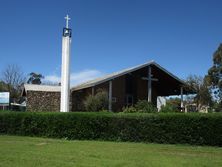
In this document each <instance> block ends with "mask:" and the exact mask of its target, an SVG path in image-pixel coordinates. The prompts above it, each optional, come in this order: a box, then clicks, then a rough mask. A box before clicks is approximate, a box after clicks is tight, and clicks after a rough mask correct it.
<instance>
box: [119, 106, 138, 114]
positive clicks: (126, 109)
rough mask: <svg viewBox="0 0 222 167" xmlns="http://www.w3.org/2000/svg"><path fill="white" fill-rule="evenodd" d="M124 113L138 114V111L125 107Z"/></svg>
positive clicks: (131, 107)
mask: <svg viewBox="0 0 222 167" xmlns="http://www.w3.org/2000/svg"><path fill="white" fill-rule="evenodd" d="M122 111H123V113H136V112H138V111H137V109H136V108H135V107H133V106H130V107H123V109H122Z"/></svg>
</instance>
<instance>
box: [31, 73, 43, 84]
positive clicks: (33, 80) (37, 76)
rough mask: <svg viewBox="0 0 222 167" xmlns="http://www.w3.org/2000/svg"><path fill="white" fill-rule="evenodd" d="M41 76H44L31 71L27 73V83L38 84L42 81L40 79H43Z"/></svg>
mask: <svg viewBox="0 0 222 167" xmlns="http://www.w3.org/2000/svg"><path fill="white" fill-rule="evenodd" d="M43 78H44V76H43V75H42V74H38V73H34V72H31V73H30V74H29V79H28V81H27V83H29V84H36V85H40V84H41V83H42V81H41V79H43Z"/></svg>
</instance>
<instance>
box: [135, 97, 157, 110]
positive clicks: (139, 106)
mask: <svg viewBox="0 0 222 167" xmlns="http://www.w3.org/2000/svg"><path fill="white" fill-rule="evenodd" d="M135 108H136V110H137V111H138V112H144V113H153V112H157V108H156V107H155V106H154V105H153V104H152V103H150V102H147V101H146V100H139V101H138V102H137V103H136V105H135Z"/></svg>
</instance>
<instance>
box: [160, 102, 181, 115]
mask: <svg viewBox="0 0 222 167" xmlns="http://www.w3.org/2000/svg"><path fill="white" fill-rule="evenodd" d="M160 112H164V113H167V112H180V111H179V110H178V108H177V107H176V106H175V105H172V104H168V103H167V104H166V105H165V106H161V109H160Z"/></svg>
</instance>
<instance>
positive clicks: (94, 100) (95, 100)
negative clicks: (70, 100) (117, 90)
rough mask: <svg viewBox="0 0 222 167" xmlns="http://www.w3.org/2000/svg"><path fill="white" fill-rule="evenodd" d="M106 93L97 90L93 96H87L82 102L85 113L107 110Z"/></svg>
mask: <svg viewBox="0 0 222 167" xmlns="http://www.w3.org/2000/svg"><path fill="white" fill-rule="evenodd" d="M108 103H109V100H108V93H107V92H106V91H104V90H98V92H97V93H96V95H95V96H93V95H89V96H88V97H87V98H86V100H85V101H84V107H85V110H86V111H90V112H95V111H103V110H107V109H108Z"/></svg>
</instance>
